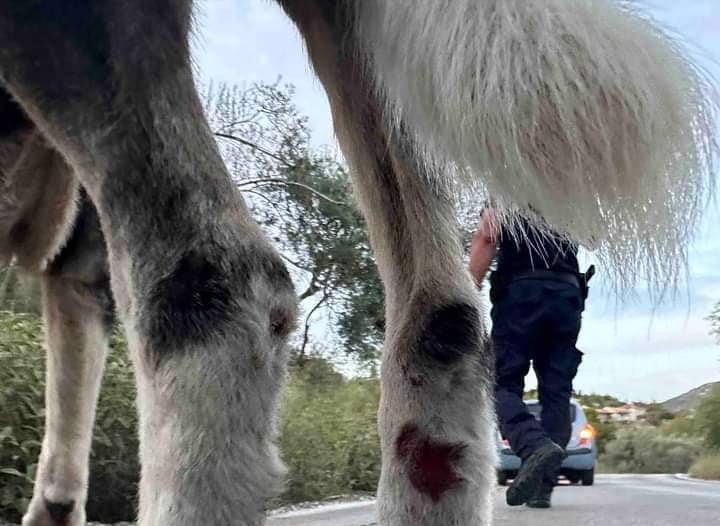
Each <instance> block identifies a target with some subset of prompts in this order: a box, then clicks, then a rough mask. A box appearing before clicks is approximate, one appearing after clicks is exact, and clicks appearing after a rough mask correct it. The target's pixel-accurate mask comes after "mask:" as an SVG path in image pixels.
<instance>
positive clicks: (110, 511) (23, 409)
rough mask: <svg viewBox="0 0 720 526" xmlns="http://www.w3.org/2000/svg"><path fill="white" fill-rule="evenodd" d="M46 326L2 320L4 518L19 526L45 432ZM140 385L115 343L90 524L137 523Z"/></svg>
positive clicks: (21, 318) (0, 316)
mask: <svg viewBox="0 0 720 526" xmlns="http://www.w3.org/2000/svg"><path fill="white" fill-rule="evenodd" d="M43 342H44V333H43V325H42V321H41V320H40V319H39V318H38V317H37V316H35V315H32V314H18V313H10V312H0V386H2V387H1V388H0V407H2V411H1V412H0V518H1V519H5V520H8V521H11V522H19V519H20V516H21V514H22V513H23V511H24V510H25V508H26V507H27V504H28V502H29V499H30V497H31V496H32V484H33V480H34V477H35V471H36V469H37V457H38V455H39V453H40V444H41V441H42V437H43V431H44V406H45V403H44V389H45V350H44V343H43ZM136 428H137V419H136V416H135V384H134V381H133V376H132V371H131V369H130V364H129V361H128V358H127V352H126V351H125V346H124V343H123V341H122V339H120V338H118V337H117V336H115V337H113V339H112V351H111V352H110V355H109V357H108V361H107V365H106V372H105V377H104V381H103V390H102V393H101V396H100V401H99V403H98V411H97V420H96V425H95V431H94V440H93V447H92V454H91V459H90V465H91V470H90V492H89V495H88V504H87V510H88V517H89V518H90V519H91V520H95V519H97V520H102V521H103V522H116V521H119V520H123V519H129V518H132V517H134V515H135V495H136V493H137V480H138V473H139V467H138V463H137V438H136V431H135V430H136Z"/></svg>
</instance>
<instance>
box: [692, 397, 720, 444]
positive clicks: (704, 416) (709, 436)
mask: <svg viewBox="0 0 720 526" xmlns="http://www.w3.org/2000/svg"><path fill="white" fill-rule="evenodd" d="M695 420H696V421H697V426H698V429H700V432H701V433H702V436H703V437H704V439H705V447H707V448H708V449H710V450H717V451H720V386H717V387H715V388H714V389H713V391H712V392H711V393H710V394H709V395H708V396H707V397H705V398H704V399H703V401H702V402H700V405H699V406H698V408H697V410H696V411H695Z"/></svg>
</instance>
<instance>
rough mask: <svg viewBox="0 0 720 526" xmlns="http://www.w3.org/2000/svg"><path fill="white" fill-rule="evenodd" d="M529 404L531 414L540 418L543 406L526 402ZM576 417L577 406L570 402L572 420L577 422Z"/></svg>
mask: <svg viewBox="0 0 720 526" xmlns="http://www.w3.org/2000/svg"><path fill="white" fill-rule="evenodd" d="M525 405H527V408H528V411H530V414H531V415H532V416H534V417H535V418H537V419H538V420H540V413H541V412H542V406H541V405H540V404H539V403H537V402H534V403H531V404H525ZM575 417H577V408H576V407H575V404H570V421H571V422H575Z"/></svg>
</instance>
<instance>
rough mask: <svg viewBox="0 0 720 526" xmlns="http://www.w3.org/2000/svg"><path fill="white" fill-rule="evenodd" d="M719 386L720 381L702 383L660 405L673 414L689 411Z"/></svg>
mask: <svg viewBox="0 0 720 526" xmlns="http://www.w3.org/2000/svg"><path fill="white" fill-rule="evenodd" d="M718 386H720V382H713V383H709V384H705V385H701V386H700V387H696V388H695V389H693V390H691V391H688V392H687V393H685V394H681V395H680V396H676V397H675V398H671V399H670V400H667V401H665V402H662V404H660V405H662V406H663V407H664V408H665V409H667V410H668V411H670V412H671V413H673V414H680V413H687V412H689V411H692V410H693V409H695V408H696V407H697V406H698V404H699V403H700V402H702V400H703V398H705V397H706V396H707V395H709V394H710V392H711V391H712V390H713V389H714V388H715V387H718Z"/></svg>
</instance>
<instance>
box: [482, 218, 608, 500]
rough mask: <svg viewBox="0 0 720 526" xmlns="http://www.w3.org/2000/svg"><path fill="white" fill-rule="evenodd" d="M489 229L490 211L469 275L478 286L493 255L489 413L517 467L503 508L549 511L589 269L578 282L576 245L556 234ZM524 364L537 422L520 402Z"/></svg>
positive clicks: (523, 225) (566, 431)
mask: <svg viewBox="0 0 720 526" xmlns="http://www.w3.org/2000/svg"><path fill="white" fill-rule="evenodd" d="M496 224H497V219H496V214H495V212H494V210H493V209H486V210H485V211H484V213H483V215H482V220H481V223H480V226H479V228H478V230H477V232H476V233H475V235H474V236H473V241H472V246H471V253H470V272H471V274H472V275H473V277H474V279H475V280H476V283H477V284H478V285H480V284H481V283H482V281H483V279H484V278H485V275H486V273H487V271H488V269H489V267H490V264H491V262H492V260H493V258H494V257H495V255H496V254H497V261H496V268H495V270H494V271H493V273H492V275H491V279H490V284H491V289H490V300H491V302H492V311H491V318H492V331H491V340H492V343H493V346H494V349H495V354H496V388H495V397H496V410H497V416H498V421H499V426H500V432H501V433H502V435H503V437H504V438H506V439H507V440H508V441H509V443H510V446H511V447H512V449H513V451H514V452H515V453H516V454H517V455H518V456H519V457H520V458H521V459H522V467H521V469H520V471H519V472H518V475H517V476H516V477H515V479H514V481H513V482H512V484H511V485H510V487H509V488H508V491H507V494H506V500H507V503H508V504H509V505H510V506H518V505H522V504H526V505H527V506H530V507H535V508H549V507H550V506H551V497H552V491H553V487H554V486H555V483H556V481H557V476H558V472H559V469H560V466H561V464H562V461H563V459H564V458H565V447H566V446H567V443H568V441H569V440H570V435H571V430H572V422H571V418H570V415H571V413H570V397H571V395H572V382H573V379H574V378H575V375H576V374H577V371H578V367H579V365H580V362H581V361H582V353H581V352H580V351H579V350H578V349H577V348H576V343H577V338H578V335H579V332H580V324H581V316H582V312H583V310H584V307H585V300H586V298H587V292H588V287H587V283H588V281H589V280H590V278H591V277H592V275H593V274H594V271H595V269H594V267H590V269H589V270H588V272H587V273H585V274H580V273H579V270H578V261H577V251H578V247H577V245H576V244H575V243H572V242H569V241H568V240H566V239H564V238H563V237H562V236H560V235H559V234H557V233H555V232H551V231H544V232H540V231H539V230H538V229H537V228H535V227H533V226H532V225H530V223H529V222H528V221H526V220H524V219H522V220H520V228H518V229H515V230H514V231H510V230H509V229H508V228H505V227H503V228H497V227H496ZM531 363H532V366H533V369H534V371H535V374H536V376H537V380H538V397H539V402H540V405H541V414H540V421H539V422H538V420H537V419H536V418H535V417H533V415H532V414H531V413H530V412H529V411H528V409H527V406H526V405H525V403H524V402H523V393H524V390H525V376H526V375H527V374H528V372H529V370H530V364H531Z"/></svg>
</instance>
